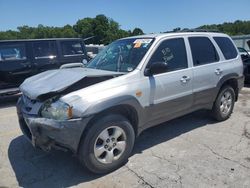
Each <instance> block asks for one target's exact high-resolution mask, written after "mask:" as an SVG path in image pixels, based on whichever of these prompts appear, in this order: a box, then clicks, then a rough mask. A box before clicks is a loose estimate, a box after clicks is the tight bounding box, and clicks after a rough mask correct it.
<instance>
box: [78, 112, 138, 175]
mask: <svg viewBox="0 0 250 188" xmlns="http://www.w3.org/2000/svg"><path fill="white" fill-rule="evenodd" d="M134 141H135V133H134V129H133V127H132V125H131V123H130V122H129V121H128V120H127V119H126V118H125V117H123V116H121V115H107V116H104V117H101V118H99V119H98V120H97V121H95V122H94V123H93V124H92V125H90V128H89V129H88V130H87V132H86V134H84V138H83V139H82V141H81V143H80V149H79V154H78V157H79V160H80V162H81V163H82V164H83V165H84V166H85V167H87V169H88V170H90V171H91V172H93V173H96V174H103V173H109V172H111V171H114V170H116V169H118V168H119V167H121V166H122V165H124V164H125V163H126V162H127V161H128V157H129V156H130V154H131V152H132V149H133V146H134Z"/></svg>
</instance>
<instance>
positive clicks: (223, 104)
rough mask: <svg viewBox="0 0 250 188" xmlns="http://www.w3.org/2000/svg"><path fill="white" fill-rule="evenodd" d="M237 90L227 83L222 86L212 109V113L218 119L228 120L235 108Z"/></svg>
mask: <svg viewBox="0 0 250 188" xmlns="http://www.w3.org/2000/svg"><path fill="white" fill-rule="evenodd" d="M234 103H235V91H234V89H233V88H232V87H231V86H229V85H225V86H223V87H222V88H221V90H220V92H219V94H218V96H217V98H216V100H215V102H214V105H213V109H212V115H213V117H214V118H215V119H216V120H217V121H225V120H227V119H228V118H229V117H230V116H231V114H232V112H233V108H234Z"/></svg>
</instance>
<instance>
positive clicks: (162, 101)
mask: <svg viewBox="0 0 250 188" xmlns="http://www.w3.org/2000/svg"><path fill="white" fill-rule="evenodd" d="M243 83H244V76H243V64H242V60H241V57H240V55H239V53H238V51H237V49H236V47H235V45H234V44H233V42H232V40H231V38H229V37H228V36H227V35H225V34H220V33H209V32H208V33H203V32H187V33H167V34H158V35H143V36H137V37H130V38H124V39H120V40H117V41H115V42H113V43H112V44H110V45H109V46H108V47H106V48H105V49H104V50H103V51H102V52H100V53H99V54H98V55H97V56H96V57H95V58H94V59H93V60H91V61H90V62H89V64H88V65H87V67H85V68H69V69H67V68H65V69H59V70H51V71H47V72H43V73H41V74H38V75H36V76H33V77H31V78H28V79H26V80H25V81H24V82H23V84H22V85H21V87H20V88H21V91H22V93H23V95H22V96H21V97H20V98H19V101H18V103H17V114H18V117H19V123H20V127H21V130H22V131H23V133H24V135H26V136H27V138H28V139H29V140H30V141H31V142H32V144H33V146H35V147H39V148H42V149H43V150H46V151H47V150H50V149H51V148H63V149H64V150H65V149H69V150H71V151H72V152H74V153H75V154H77V155H78V157H79V159H80V161H81V163H82V164H83V165H85V166H86V167H87V168H88V169H89V170H90V171H92V172H94V173H107V172H110V171H113V170H115V169H117V168H119V167H120V166H121V165H123V164H124V163H126V161H127V160H128V157H129V156H130V154H131V151H132V149H133V146H134V142H135V138H136V136H138V135H139V134H140V133H141V132H142V131H143V130H145V129H147V128H149V127H152V126H155V125H157V124H159V123H162V122H165V121H168V120H171V119H174V118H176V117H180V116H182V115H185V114H187V113H190V112H193V111H196V110H200V109H207V110H210V111H211V113H212V115H213V117H214V118H215V119H216V120H218V121H224V120H226V119H228V118H229V117H230V115H231V114H232V112H233V108H234V103H235V102H236V101H237V100H238V94H239V91H240V89H241V88H242V87H243Z"/></svg>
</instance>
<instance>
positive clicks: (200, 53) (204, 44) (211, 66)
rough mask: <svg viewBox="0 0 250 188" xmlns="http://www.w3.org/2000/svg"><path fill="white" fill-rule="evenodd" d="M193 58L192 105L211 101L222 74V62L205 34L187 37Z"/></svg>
mask: <svg viewBox="0 0 250 188" xmlns="http://www.w3.org/2000/svg"><path fill="white" fill-rule="evenodd" d="M188 40H189V45H190V48H191V53H192V60H193V79H194V80H193V92H194V105H203V104H208V103H211V102H212V101H213V100H214V98H215V95H216V94H217V93H216V91H217V90H216V86H217V83H218V81H219V79H220V77H221V76H222V74H223V67H222V66H223V64H222V63H220V58H219V55H218V53H217V51H216V48H215V46H214V44H213V42H212V41H211V40H210V38H208V37H206V36H192V37H188Z"/></svg>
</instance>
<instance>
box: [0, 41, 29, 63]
mask: <svg viewBox="0 0 250 188" xmlns="http://www.w3.org/2000/svg"><path fill="white" fill-rule="evenodd" d="M25 59H26V51H25V45H24V44H0V61H7V60H25Z"/></svg>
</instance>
